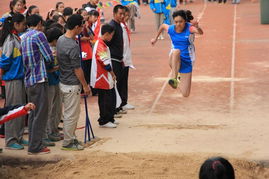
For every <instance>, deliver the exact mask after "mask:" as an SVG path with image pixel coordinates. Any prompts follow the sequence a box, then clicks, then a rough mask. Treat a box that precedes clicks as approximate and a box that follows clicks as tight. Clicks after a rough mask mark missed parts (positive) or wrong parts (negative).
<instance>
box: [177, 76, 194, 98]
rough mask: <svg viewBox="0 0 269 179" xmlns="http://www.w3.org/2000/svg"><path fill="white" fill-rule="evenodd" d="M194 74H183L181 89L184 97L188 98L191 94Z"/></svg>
mask: <svg viewBox="0 0 269 179" xmlns="http://www.w3.org/2000/svg"><path fill="white" fill-rule="evenodd" d="M191 79H192V73H181V74H180V84H179V89H180V91H181V93H182V95H183V96H184V97H188V96H189V95H190V92H191Z"/></svg>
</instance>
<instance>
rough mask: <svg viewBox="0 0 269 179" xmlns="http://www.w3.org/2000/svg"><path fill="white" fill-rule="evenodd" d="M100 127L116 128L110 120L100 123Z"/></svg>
mask: <svg viewBox="0 0 269 179" xmlns="http://www.w3.org/2000/svg"><path fill="white" fill-rule="evenodd" d="M100 127H101V128H116V127H117V125H116V124H113V123H112V122H108V123H106V124H104V125H100Z"/></svg>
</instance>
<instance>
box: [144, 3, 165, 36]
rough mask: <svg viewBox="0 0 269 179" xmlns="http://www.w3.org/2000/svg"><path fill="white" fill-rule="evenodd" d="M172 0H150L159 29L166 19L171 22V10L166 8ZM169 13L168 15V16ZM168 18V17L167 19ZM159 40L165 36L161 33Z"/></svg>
mask: <svg viewBox="0 0 269 179" xmlns="http://www.w3.org/2000/svg"><path fill="white" fill-rule="evenodd" d="M169 3H170V1H168V0H150V2H149V6H150V9H151V10H152V11H153V13H154V15H155V22H156V29H157V31H158V30H159V28H160V26H161V25H162V24H163V23H164V22H165V21H166V22H167V24H169V23H170V22H168V21H170V20H169V10H167V9H166V7H167V6H168V4H169ZM167 13H168V16H167ZM167 18H168V19H167ZM158 38H159V40H163V39H164V36H163V34H161V35H160V36H159V37H158Z"/></svg>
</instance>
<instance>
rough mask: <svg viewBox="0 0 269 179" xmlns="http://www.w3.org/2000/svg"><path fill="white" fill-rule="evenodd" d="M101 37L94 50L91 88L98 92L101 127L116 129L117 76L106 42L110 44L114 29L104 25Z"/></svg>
mask: <svg viewBox="0 0 269 179" xmlns="http://www.w3.org/2000/svg"><path fill="white" fill-rule="evenodd" d="M101 35H102V36H101V37H100V38H99V39H98V40H97V42H96V43H95V45H94V49H93V59H92V69H91V86H92V87H93V88H95V89H97V90H98V106H99V111H100V117H99V119H98V122H99V126H100V127H102V128H116V127H117V124H119V123H118V122H117V121H115V119H114V114H115V107H114V106H115V100H114V98H115V89H114V85H115V80H116V76H115V74H114V72H113V67H112V63H111V57H110V50H109V47H108V46H107V45H106V42H109V41H110V40H111V39H112V37H113V35H114V27H113V26H111V25H109V24H104V25H103V26H102V29H101Z"/></svg>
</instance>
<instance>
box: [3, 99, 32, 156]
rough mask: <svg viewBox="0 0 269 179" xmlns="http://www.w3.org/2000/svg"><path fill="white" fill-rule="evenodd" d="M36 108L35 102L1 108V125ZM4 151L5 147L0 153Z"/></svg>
mask: <svg viewBox="0 0 269 179" xmlns="http://www.w3.org/2000/svg"><path fill="white" fill-rule="evenodd" d="M34 109H35V105H34V104H33V103H28V104H26V105H25V106H22V105H16V106H8V107H4V108H0V125H2V124H4V123H5V122H7V121H10V120H12V119H15V118H18V117H21V116H24V115H26V114H28V113H29V112H30V111H31V110H34ZM2 151H3V149H2V148H0V153H1V152H2Z"/></svg>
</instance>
